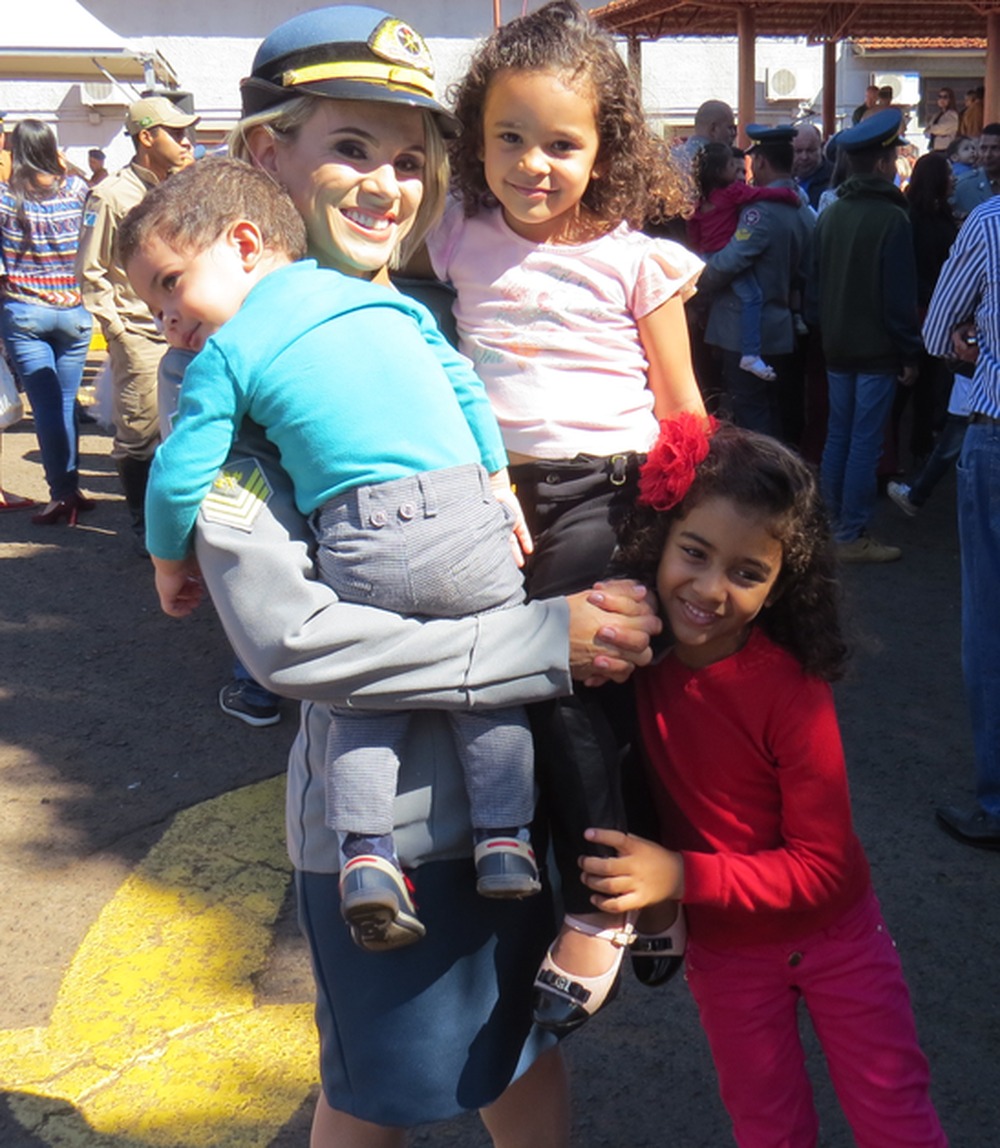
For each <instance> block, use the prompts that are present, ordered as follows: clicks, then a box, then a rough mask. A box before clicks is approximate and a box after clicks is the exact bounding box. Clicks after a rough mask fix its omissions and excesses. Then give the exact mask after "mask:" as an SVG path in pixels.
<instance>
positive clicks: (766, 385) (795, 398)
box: [719, 351, 802, 441]
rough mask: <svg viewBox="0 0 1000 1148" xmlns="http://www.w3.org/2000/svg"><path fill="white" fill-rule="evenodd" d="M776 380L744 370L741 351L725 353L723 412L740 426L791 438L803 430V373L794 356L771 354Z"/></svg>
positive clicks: (723, 356) (770, 361)
mask: <svg viewBox="0 0 1000 1148" xmlns="http://www.w3.org/2000/svg"><path fill="white" fill-rule="evenodd" d="M767 361H768V363H769V364H770V365H771V366H772V367H773V368H774V371H775V373H776V374H777V376H778V378H777V379H776V380H775V381H774V382H768V381H767V380H766V379H760V378H758V377H757V376H756V375H752V374H750V372H749V371H741V370H740V355H739V352H738V351H723V352H722V390H723V395H722V403H721V408H720V412H719V413H720V414H721V415H722V417H723V418H727V419H729V420H730V421H731V422H733V423H735V424H736V425H737V426H738V427H743V428H744V429H746V430H752V431H759V432H760V433H761V434H769V435H771V436H772V437H774V438H778V439H782V440H785V441H788V440H789V439H794V438H797V435H796V426H798V428H799V430H801V413H800V412H801V406H802V376H801V373H800V372H799V371H797V370H795V368H794V365H793V361H792V356H791V355H768V356H767Z"/></svg>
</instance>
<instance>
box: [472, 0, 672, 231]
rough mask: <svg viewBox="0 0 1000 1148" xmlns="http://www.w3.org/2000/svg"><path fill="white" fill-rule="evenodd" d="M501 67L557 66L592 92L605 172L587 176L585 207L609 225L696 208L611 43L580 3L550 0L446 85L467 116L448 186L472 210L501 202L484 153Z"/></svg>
mask: <svg viewBox="0 0 1000 1148" xmlns="http://www.w3.org/2000/svg"><path fill="white" fill-rule="evenodd" d="M502 71H512V72H555V73H557V74H558V75H559V76H560V78H561V79H562V80H563V81H564V82H565V83H566V84H567V85H568V86H571V87H573V88H575V89H576V90H578V91H581V92H583V91H585V92H586V93H587V95H588V96H590V97H592V99H593V101H594V104H595V107H594V114H595V119H596V121H597V133H598V139H599V146H598V152H597V163H598V164H599V165H600V168H601V178H600V179H593V178H592V179H591V180H590V183H589V185H588V187H587V190H586V191H585V193H584V195H583V199H582V204H583V206H584V208H585V209H586V210H587V211H588V212H589V213H590V214H591V216H593V218H594V219H596V220H599V221H600V222H602V223H604V224H606V225H607V227H608V230H610V229H611V228H613V227H617V226H618V224H619V223H621V222H622V221H625V222H626V223H628V224H629V225H630V226H631V227H634V228H640V227H641V226H642V225H643V223H644V222H645V221H646V219H647V218H649V217H650V216H652V215H662V216H665V217H669V216H680V215H686V214H690V210H691V189H690V186H689V184H688V182H687V181H686V180H685V179H684V178H683V176H682V175H681V174H680V172H679V171H678V169H677V168H676V167H675V166H674V164H673V161H672V160H671V158H670V154H669V150H668V148H667V147H666V146H665V144H664V143H663V141H662V140H660V139H659V138H658V137H657V136H656V135H654V133H653V132H652V130H651V129H650V127H649V125H648V124H647V122H646V117H645V113H644V112H643V108H642V101H641V98H640V96H639V92H638V91H637V89H636V86H635V83H634V82H633V80H632V77H631V75H630V74H629V70H628V67H627V66H626V64H625V62H624V61H623V60H622V58H621V56H619V54H618V50H617V49H616V47H615V43H614V40H612V38H611V37H610V36H609V35H607V34H606V33H605V32H603V31H601V30H600V29H599V28H598V27H597V25H596V24H594V23H593V22H592V21H591V20H590V18H589V17H588V16H587V14H586V13H585V12H584V11H583V9H582V8H580V6H579V5H578V4H576V3H575V2H574V0H552V2H551V3H549V4H546V5H544V6H543V7H541V8H539V9H538V10H537V11H536V12H532V13H531V14H530V15H527V16H522V17H520V18H519V19H517V20H512V21H511V22H510V23H509V24H506V25H504V26H503V27H502V28H499V29H497V31H495V32H494V33H493V35H492V36H490V37H489V38H488V39H487V40H486V41H484V43H483V44H482V45H481V46H480V47H479V49H478V50H477V51H476V53H475V54H474V56H473V58H472V63H471V64H470V66H469V70H468V72H467V73H466V75H465V78H464V79H463V80H461V81H460V82H459V83H458V84H457V85H455V86H453V87H452V88H451V89H450V90H449V97H450V98H451V100H452V101H453V103H454V109H455V114H456V115H457V116H458V118H459V119H460V120H461V122H462V132H461V134H460V135H459V138H458V139H457V140H456V141H455V142H454V143H453V144H452V145H451V163H452V189H453V191H454V192H455V194H456V195H457V196H458V197H460V198H461V200H462V203H463V205H464V208H465V214H466V215H467V216H473V215H475V214H476V213H477V212H478V211H479V209H480V208H481V207H496V205H497V200H496V198H495V197H494V196H493V194H492V193H491V192H490V189H489V187H488V186H487V184H486V176H485V174H484V171H483V162H482V158H481V155H482V149H483V112H484V110H485V106H486V97H487V95H488V93H489V88H490V83H491V81H492V80H493V78H494V77H495V76H496V75H497V74H498V73H499V72H502Z"/></svg>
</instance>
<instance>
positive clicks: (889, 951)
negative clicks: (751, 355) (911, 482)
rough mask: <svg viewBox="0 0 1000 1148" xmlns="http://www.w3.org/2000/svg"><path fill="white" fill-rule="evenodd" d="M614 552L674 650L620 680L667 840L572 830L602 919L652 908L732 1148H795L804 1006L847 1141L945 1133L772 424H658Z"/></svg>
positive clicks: (826, 606)
mask: <svg viewBox="0 0 1000 1148" xmlns="http://www.w3.org/2000/svg"><path fill="white" fill-rule="evenodd" d="M639 491H640V494H639V503H640V505H639V508H638V509H637V510H636V512H635V514H634V516H633V518H632V520H631V521H630V523H629V524H628V526H627V527H626V528H625V529H624V530H623V532H622V546H621V555H620V557H621V561H622V563H623V565H624V567H625V568H626V569H629V570H632V571H634V572H635V573H638V574H640V575H641V576H642V577H643V578H645V579H647V580H648V581H649V582H650V583H651V584H653V585H655V587H656V592H657V595H658V597H659V603H660V612H661V616H662V618H663V621H664V623H665V624H666V626H667V628H669V630H670V631H671V632H672V634H673V637H674V644H673V646H672V648H671V650H670V652H669V653H668V655H667V656H666V657H665V658H663V659H662V660H661V661H660V662H659V663H658V664H656V665H655V666H653V667H651V668H649V669H648V670H643V671H639V674H638V675H637V678H638V682H637V696H638V701H639V717H640V725H641V728H642V738H643V744H644V746H645V749H646V754H647V758H648V762H649V770H650V779H651V782H652V784H653V787H654V793H655V800H656V804H657V808H658V812H659V814H660V826H661V837H662V840H663V841H664V843H665V846H661V845H656V844H654V843H653V842H651V841H645V840H643V839H642V838H640V837H634V836H628V835H626V834H623V833H620V832H617V831H613V830H604V829H601V830H596V829H595V830H590V831H588V833H587V836H588V838H589V839H590V840H591V841H594V842H597V843H600V844H603V845H605V846H607V847H609V848H612V849H614V850H616V852H617V856H616V857H614V858H610V859H608V858H598V857H584V858H581V862H580V864H581V868H582V869H583V871H584V882H585V884H586V885H587V886H588V887H589V888H590V889H591V890H592V891H593V895H592V900H593V902H594V904H595V905H596V906H597V907H599V908H601V909H604V910H605V911H607V912H635V911H636V910H639V909H645V910H646V913H645V914H644V917H645V916H653V917H660V918H661V919H660V921H659V922H656V921H651V925H655V924H656V923H659V924H660V925H662V924H664V923H668V922H669V921H670V920H671V919H672V918H673V917H674V916H675V915H676V913H677V906H678V904H679V903H681V902H683V904H684V909H685V913H686V917H687V924H688V930H689V934H688V938H687V952H686V957H685V964H686V971H687V980H688V983H689V985H690V988H691V992H692V993H693V995H694V998H695V1001H696V1002H697V1004H698V1009H699V1012H700V1014H701V1021H702V1024H703V1026H704V1029H705V1032H706V1034H707V1036H708V1040H709V1044H710V1046H711V1049H712V1056H713V1059H714V1061H715V1066H716V1070H717V1072H718V1076H719V1086H720V1091H721V1093H722V1099H723V1102H724V1103H725V1105H726V1108H727V1110H728V1112H729V1115H730V1117H731V1118H732V1122H733V1129H734V1132H735V1136H736V1141H737V1143H738V1144H739V1145H740V1146H741V1148H775V1146H777V1145H782V1146H783V1148H813V1146H814V1145H815V1144H816V1142H817V1135H818V1125H817V1118H816V1112H815V1108H814V1106H813V1102H812V1090H811V1086H810V1083H809V1079H808V1076H807V1075H806V1071H805V1055H804V1052H803V1049H802V1044H801V1041H800V1037H799V1029H798V1016H797V1013H798V1004H799V1002H800V1001H803V1002H804V1003H805V1005H806V1007H807V1009H808V1011H809V1014H810V1017H811V1019H812V1022H813V1026H814V1028H815V1030H816V1034H817V1036H818V1038H819V1042H820V1044H821V1046H822V1048H823V1052H824V1053H825V1056H826V1060H827V1064H828V1066H829V1069H830V1074H831V1076H832V1078H833V1082H834V1085H835V1087H836V1091H837V1096H838V1098H839V1099H840V1103H841V1106H842V1107H843V1109H844V1113H845V1115H846V1116H847V1119H848V1121H849V1122H850V1124H851V1128H852V1130H853V1132H854V1138H855V1140H856V1142H857V1143H858V1144H859V1145H863V1146H865V1148H943V1146H944V1145H946V1143H947V1141H946V1139H945V1135H944V1133H943V1131H942V1130H941V1126H940V1124H939V1122H938V1118H937V1115H936V1113H935V1111H934V1108H933V1105H932V1104H931V1100H930V1095H929V1086H930V1073H929V1070H928V1066H927V1061H926V1059H925V1057H924V1055H923V1053H922V1052H921V1050H920V1047H919V1044H918V1041H917V1033H916V1026H915V1024H914V1020H913V1014H912V1010H911V1007H910V1000H909V994H908V992H907V988H906V984H905V982H904V979H903V973H902V969H901V966H900V962H899V957H898V955H897V953H896V949H895V946H894V945H893V942H892V938H891V937H890V935H889V931H888V928H887V926H886V924H885V922H884V920H883V919H882V914H881V911H880V910H879V906H878V902H877V900H876V899H875V894H874V892H873V891H872V887H871V877H870V874H869V870H868V862H867V860H866V858H865V855H864V851H863V849H862V847H861V843H860V842H859V840H858V838H857V835H856V834H855V832H854V828H853V825H852V820H851V807H850V799H849V796H848V788H847V775H846V770H845V766H844V754H843V748H842V745H841V740H840V732H839V729H838V726H837V717H836V713H835V712H834V704H833V695H832V691H831V688H830V684H829V683H830V681H832V680H834V679H836V678H837V677H839V676H840V674H841V672H842V668H843V665H844V661H845V656H846V648H845V646H844V642H843V640H842V638H841V631H840V623H839V619H838V616H837V615H838V609H837V605H838V603H837V599H838V589H837V583H836V580H835V568H834V558H833V550H832V544H831V540H830V531H829V526H828V524H827V521H826V515H825V512H824V509H823V505H822V500H821V498H820V494H819V490H818V487H817V484H816V478H815V475H814V474H813V471H812V470H811V469H810V468H809V467H808V466H807V465H806V464H805V463H804V462H803V461H802V460H801V458H799V456H798V455H796V454H794V453H793V452H792V451H790V450H788V449H787V448H786V447H784V446H782V445H781V444H780V443H778V442H777V441H775V440H774V439H771V438H768V437H766V436H764V435H759V434H755V433H753V432H751V431H746V430H740V429H738V428H736V427H732V426H722V427H721V428H720V429H718V430H717V431H716V432H715V433H714V435H712V437H711V438H709V437H708V436H706V434H705V430H704V424H703V423H702V422H701V421H696V420H692V419H690V418H686V419H677V420H669V421H665V422H664V423H663V427H662V431H661V435H660V439H659V441H658V442H657V444H656V446H654V447H653V449H652V450H651V451H650V454H649V459H648V461H647V462H646V464H645V466H644V467H643V469H642V473H641V476H640V479H639Z"/></svg>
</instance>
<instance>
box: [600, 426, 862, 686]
mask: <svg viewBox="0 0 1000 1148" xmlns="http://www.w3.org/2000/svg"><path fill="white" fill-rule="evenodd" d="M709 498H725V499H727V500H728V501H730V502H732V503H735V504H736V505H737V506H739V507H741V508H743V509H745V510H746V511H747V512H748V513H749V514H751V515H759V516H761V517H762V518H763V519H764V520H765V521H766V523H767V529H768V531H769V532H770V533H771V535H772V536H773V537H774V538H775V539H776V540H777V541H778V542H779V543H780V544H781V550H782V555H781V570H780V572H779V574H778V578H777V580H776V581H775V584H774V590H773V601H772V604H771V605H770V606H769V607H767V608H765V609H764V610H762V611H761V612H760V614H759V615H758V616H757V619H756V624H757V625H759V626H761V628H762V629H763V630H764V632H765V633H766V634H767V635H768V637H769V638H771V640H772V641H774V642H776V643H777V644H778V645H779V646H783V647H784V648H785V649H786V650H788V651H789V653H791V654H792V655H794V657H795V658H797V659H798V661H799V662H800V663H801V665H802V667H803V669H804V670H805V671H806V673H808V674H812V675H814V676H815V677H819V678H824V679H826V680H827V681H836V680H837V679H838V678H840V677H842V676H843V673H844V669H845V666H846V662H847V656H848V650H847V645H846V643H845V641H844V638H843V634H842V630H841V623H840V586H839V583H838V581H837V577H836V559H835V557H834V550H833V542H832V538H831V534H830V526H829V522H828V520H827V516H826V511H825V508H824V506H823V501H822V498H821V496H820V492H819V485H818V483H817V481H816V475H815V472H814V471H813V469H812V467H810V466H809V465H808V464H807V463H806V462H804V461H803V460H802V459H801V458H800V457H799V456H798V455H797V454H795V453H794V452H793V451H791V450H789V449H788V448H787V447H785V446H782V444H781V443H779V442H778V441H777V440H775V439H772V438H769V437H768V436H767V435H762V434H757V433H755V432H754V431H748V430H742V429H740V428H739V427H734V426H731V425H728V424H723V425H722V426H720V427H719V429H718V430H717V431H716V432H715V434H714V435H713V436H712V438H711V440H710V443H709V450H708V455H707V457H706V458H705V460H704V462H702V463H701V464H700V465H699V466H698V469H697V471H696V474H695V479H694V482H693V483H692V485H691V488H690V490H688V492H687V494H686V495H685V496H684V498H683V499H682V500H681V502H680V503H679V504H678V505H677V506H675V507H674V508H673V509H671V510H669V511H666V512H664V511H657V510H654V509H652V508H651V507H648V506H637V507H636V508H635V509H634V510H633V511H632V513H631V515H629V517H628V518H627V519H626V520H625V522H624V523H623V524H622V526H621V528H620V529H619V532H618V546H619V549H618V553H617V555H616V561H615V565H616V568H617V569H620V570H622V571H624V572H628V574H630V575H631V576H632V577H635V578H638V579H640V580H641V581H644V582H646V583H648V584H649V585H655V584H656V572H657V568H658V566H659V564H660V558H661V556H662V554H663V549H664V547H665V545H666V542H667V537H668V535H669V534H670V529H671V527H672V526H673V524H674V523H675V522H678V521H679V520H681V519H682V518H684V517H686V516H687V514H688V513H690V511H691V510H693V509H694V507H696V506H698V505H699V504H700V503H702V502H704V501H705V500H706V499H709Z"/></svg>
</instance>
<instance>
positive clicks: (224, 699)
mask: <svg viewBox="0 0 1000 1148" xmlns="http://www.w3.org/2000/svg"><path fill="white" fill-rule="evenodd" d="M255 684H256V683H255V682H246V681H240V680H237V681H233V682H228V683H227V684H226V685H224V686H223V687H222V689H221V690H219V708H220V709H221V710H222V712H223V713H225V714H229V716H230V717H234V718H239V720H240V721H242V722H246V724H247V725H252V726H257V727H260V726H265V725H277V724H278V722H279V721H281V709H280V707H279V706H278V703H277V701H258V700H256V699H253V698H251V697H250V696H248V695H249V691H250V689H251V688H252V687H253V686H254V685H255ZM257 688H258V689H259V688H260V687H259V686H258V687H257Z"/></svg>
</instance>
